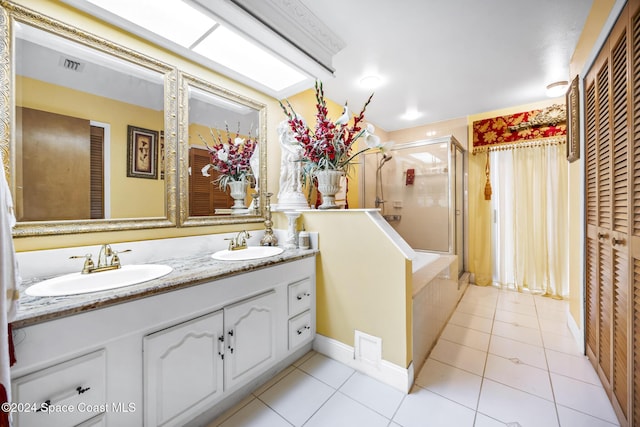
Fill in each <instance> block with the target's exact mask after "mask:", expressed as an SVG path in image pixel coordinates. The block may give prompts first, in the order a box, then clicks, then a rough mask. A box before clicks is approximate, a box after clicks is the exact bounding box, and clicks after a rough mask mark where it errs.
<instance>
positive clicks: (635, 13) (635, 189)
mask: <svg viewBox="0 0 640 427" xmlns="http://www.w3.org/2000/svg"><path fill="white" fill-rule="evenodd" d="M629 7H630V15H631V20H630V25H629V33H630V36H629V39H630V45H631V58H632V60H631V64H632V65H631V84H630V86H631V92H630V98H631V99H630V106H631V109H630V114H631V134H630V141H629V145H630V146H629V171H630V172H629V175H630V176H629V178H630V179H629V192H630V194H631V197H630V203H629V205H630V206H629V208H630V221H629V222H630V224H629V225H630V228H629V230H630V233H629V234H630V235H629V240H628V245H627V247H628V251H629V264H630V265H629V282H630V286H629V291H630V292H629V293H630V296H632V298H630V299H631V301H630V309H631V312H632V313H633V315H632V316H630V322H629V323H631V332H630V337H631V339H629V346H630V354H632V355H633V357H632V358H631V368H630V369H631V371H630V372H631V373H632V375H630V380H631V382H632V387H631V396H630V402H631V408H632V413H630V414H629V421H630V424H631V425H634V426H640V0H634V1H631V2H630V5H629ZM630 412H631V411H630Z"/></svg>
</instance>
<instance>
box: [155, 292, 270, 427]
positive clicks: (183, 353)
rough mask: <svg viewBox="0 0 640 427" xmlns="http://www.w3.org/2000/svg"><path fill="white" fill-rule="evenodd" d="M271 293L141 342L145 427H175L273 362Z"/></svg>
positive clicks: (172, 328)
mask: <svg viewBox="0 0 640 427" xmlns="http://www.w3.org/2000/svg"><path fill="white" fill-rule="evenodd" d="M277 308H278V305H277V294H276V291H275V290H273V289H272V290H270V291H268V292H266V293H264V294H261V295H258V296H255V297H253V298H248V299H245V300H242V301H240V302H237V303H235V304H231V305H230V306H228V307H224V309H222V310H218V311H216V312H214V313H212V314H209V315H205V316H202V317H199V318H197V319H193V320H191V321H187V322H184V323H181V324H179V325H176V326H173V327H171V328H168V329H165V330H162V331H158V332H155V333H153V334H150V335H147V336H146V337H144V346H143V353H144V382H145V388H144V392H145V409H144V412H145V418H144V425H145V426H149V427H151V426H159V425H162V426H168V425H176V426H180V425H183V424H184V421H185V420H189V419H191V418H193V416H194V415H197V414H199V413H200V412H202V411H203V410H204V409H206V408H207V407H208V406H210V405H211V404H212V403H215V402H216V401H217V400H219V399H220V398H221V396H222V394H223V391H224V390H230V389H233V388H234V387H235V386H236V385H238V384H240V383H242V382H243V381H246V380H247V379H251V378H255V377H256V376H257V375H259V374H260V373H261V372H262V371H263V370H264V368H265V367H268V366H270V365H272V364H273V363H274V362H275V359H276V334H277V332H278V331H277V330H278V328H277V326H278V322H277Z"/></svg>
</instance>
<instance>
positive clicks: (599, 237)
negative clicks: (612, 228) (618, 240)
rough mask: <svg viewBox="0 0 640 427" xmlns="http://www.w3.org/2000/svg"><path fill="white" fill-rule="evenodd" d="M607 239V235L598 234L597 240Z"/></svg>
mask: <svg viewBox="0 0 640 427" xmlns="http://www.w3.org/2000/svg"><path fill="white" fill-rule="evenodd" d="M607 237H609V235H608V234H607V233H598V240H602V239H606V238H607Z"/></svg>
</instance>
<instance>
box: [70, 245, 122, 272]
mask: <svg viewBox="0 0 640 427" xmlns="http://www.w3.org/2000/svg"><path fill="white" fill-rule="evenodd" d="M123 252H131V249H126V250H124V251H114V250H113V249H111V245H109V244H105V245H102V246H101V247H100V252H99V253H98V265H97V266H96V265H95V263H94V262H93V259H91V254H86V255H75V256H71V257H69V258H70V259H74V258H84V266H83V267H82V274H89V273H98V272H100V271H108V270H116V269H118V268H120V267H121V264H120V257H119V256H118V254H121V253H123Z"/></svg>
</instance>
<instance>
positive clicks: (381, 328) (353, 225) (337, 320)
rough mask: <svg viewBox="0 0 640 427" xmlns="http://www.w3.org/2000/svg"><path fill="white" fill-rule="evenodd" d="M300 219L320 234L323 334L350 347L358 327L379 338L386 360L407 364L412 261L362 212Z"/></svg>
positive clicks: (323, 213) (318, 214) (315, 213)
mask: <svg viewBox="0 0 640 427" xmlns="http://www.w3.org/2000/svg"><path fill="white" fill-rule="evenodd" d="M279 216H280V217H282V216H283V215H281V214H280V215H279ZM280 220H281V218H280ZM298 221H299V222H304V225H305V227H306V229H308V230H313V231H317V232H319V233H320V235H319V249H320V254H319V255H318V256H317V264H316V274H317V277H316V283H317V331H318V333H319V334H321V335H324V336H326V337H329V338H332V339H335V340H337V341H340V342H342V343H344V344H347V345H350V346H353V345H354V341H353V339H354V331H355V330H358V331H361V332H364V333H367V334H370V335H374V336H377V337H380V338H382V358H383V359H384V360H386V361H388V362H391V363H393V364H395V365H397V366H401V367H404V368H406V367H408V365H409V363H410V362H411V359H412V353H413V349H412V337H411V331H412V326H411V324H412V321H411V313H412V312H411V301H412V299H411V295H412V293H411V287H412V283H411V277H412V276H411V262H410V261H408V260H406V258H405V257H404V255H403V254H402V253H401V252H400V251H399V250H398V248H397V247H396V246H395V245H394V244H393V243H392V242H391V241H390V240H389V239H388V238H387V237H386V235H385V234H383V233H382V231H381V230H380V229H379V228H378V226H377V225H375V224H374V223H373V221H371V220H370V219H369V218H368V216H366V214H365V213H364V212H362V211H353V210H337V211H332V212H326V211H307V212H304V213H303V214H302V217H301V219H299V220H298ZM278 223H280V221H278ZM353 266H360V267H358V268H354V267H353Z"/></svg>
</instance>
